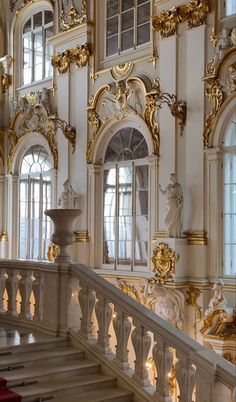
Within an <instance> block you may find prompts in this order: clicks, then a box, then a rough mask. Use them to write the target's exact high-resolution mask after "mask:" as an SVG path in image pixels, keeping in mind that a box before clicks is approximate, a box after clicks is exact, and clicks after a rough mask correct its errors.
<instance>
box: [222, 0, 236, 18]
mask: <svg viewBox="0 0 236 402" xmlns="http://www.w3.org/2000/svg"><path fill="white" fill-rule="evenodd" d="M224 7H225V16H226V17H229V16H230V15H233V14H236V1H235V0H225V2H224Z"/></svg>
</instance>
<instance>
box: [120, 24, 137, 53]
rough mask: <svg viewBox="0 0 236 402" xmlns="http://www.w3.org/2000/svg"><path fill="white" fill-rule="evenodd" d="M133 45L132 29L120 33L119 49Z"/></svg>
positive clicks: (129, 47) (125, 48)
mask: <svg viewBox="0 0 236 402" xmlns="http://www.w3.org/2000/svg"><path fill="white" fill-rule="evenodd" d="M132 47H134V30H133V29H131V30H130V31H126V32H124V33H122V34H121V50H127V49H131V48H132Z"/></svg>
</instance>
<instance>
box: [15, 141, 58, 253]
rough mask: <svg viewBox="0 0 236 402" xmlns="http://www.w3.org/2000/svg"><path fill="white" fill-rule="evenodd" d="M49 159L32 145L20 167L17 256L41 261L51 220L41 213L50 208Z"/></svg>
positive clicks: (43, 151)
mask: <svg viewBox="0 0 236 402" xmlns="http://www.w3.org/2000/svg"><path fill="white" fill-rule="evenodd" d="M50 169H51V162H50V159H49V156H48V154H47V152H46V150H45V149H44V148H43V147H41V146H33V147H32V148H30V150H29V151H28V152H27V153H26V154H25V156H24V158H23V160H22V164H21V168H20V192H19V197H20V202H19V253H18V254H19V258H23V259H33V260H42V259H43V260H45V259H46V258H47V249H48V246H49V243H50V233H51V223H50V219H49V218H48V217H46V216H45V215H44V211H45V210H46V209H49V208H51V178H50Z"/></svg>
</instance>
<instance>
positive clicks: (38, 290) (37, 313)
mask: <svg viewBox="0 0 236 402" xmlns="http://www.w3.org/2000/svg"><path fill="white" fill-rule="evenodd" d="M34 277H35V280H34V281H33V284H32V290H33V292H34V298H35V305H34V307H35V308H34V317H33V320H35V321H42V320H43V298H44V274H43V272H34Z"/></svg>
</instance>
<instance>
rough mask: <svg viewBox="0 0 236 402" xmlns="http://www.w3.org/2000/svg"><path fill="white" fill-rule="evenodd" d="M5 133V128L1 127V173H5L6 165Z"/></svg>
mask: <svg viewBox="0 0 236 402" xmlns="http://www.w3.org/2000/svg"><path fill="white" fill-rule="evenodd" d="M4 135H5V130H4V129H0V174H1V173H3V166H4Z"/></svg>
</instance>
